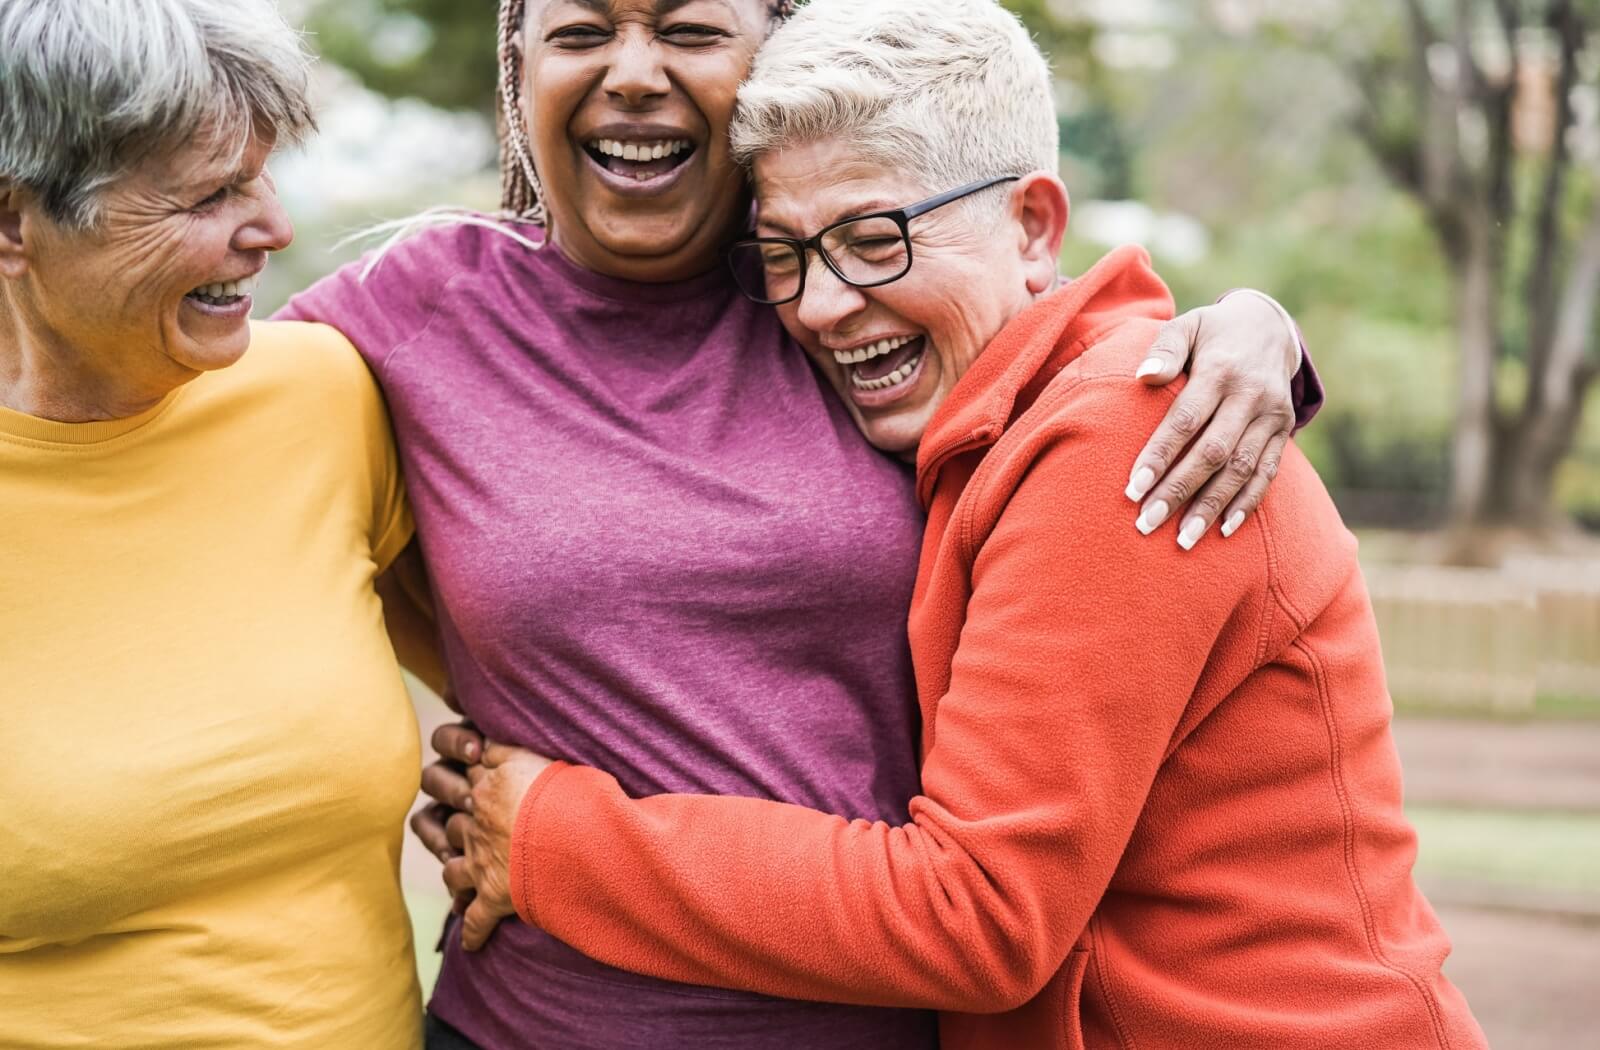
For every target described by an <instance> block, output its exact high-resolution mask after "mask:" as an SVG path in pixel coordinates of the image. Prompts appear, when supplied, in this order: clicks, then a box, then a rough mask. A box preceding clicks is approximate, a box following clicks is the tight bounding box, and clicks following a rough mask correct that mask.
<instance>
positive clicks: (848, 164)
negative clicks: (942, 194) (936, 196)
mask: <svg viewBox="0 0 1600 1050" xmlns="http://www.w3.org/2000/svg"><path fill="white" fill-rule="evenodd" d="M752 173H753V176H754V182H755V190H756V208H757V216H758V219H759V222H760V228H761V231H762V232H763V233H770V234H774V235H777V236H796V237H798V236H810V235H811V234H813V233H816V232H817V231H818V230H820V229H822V228H823V227H824V226H829V225H832V224H833V223H836V222H839V221H841V220H843V219H848V218H852V217H854V216H857V215H865V214H869V213H871V212H879V211H893V210H895V209H898V208H904V207H906V206H907V205H909V204H914V203H916V202H917V201H920V200H922V199H923V198H925V197H928V196H930V195H931V194H932V193H934V192H936V191H935V190H931V189H930V188H929V187H928V185H927V183H926V180H925V179H924V178H923V177H922V176H921V175H920V174H919V173H918V172H917V171H916V165H914V164H912V163H910V162H909V161H908V162H907V163H904V164H898V163H895V162H893V161H884V160H881V159H878V158H874V157H866V156H862V155H861V150H860V148H859V147H858V146H856V145H855V144H853V143H851V142H850V141H849V140H847V139H842V138H830V139H823V140H819V141H815V142H805V143H793V144H790V145H787V146H783V147H781V148H778V149H774V150H772V151H770V152H768V153H764V154H762V155H760V156H758V157H757V158H756V159H755V163H754V166H753V170H752Z"/></svg>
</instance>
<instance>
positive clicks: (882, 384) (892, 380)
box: [850, 354, 922, 390]
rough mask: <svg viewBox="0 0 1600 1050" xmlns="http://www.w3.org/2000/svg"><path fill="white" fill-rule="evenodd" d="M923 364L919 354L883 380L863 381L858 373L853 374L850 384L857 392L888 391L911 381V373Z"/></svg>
mask: <svg viewBox="0 0 1600 1050" xmlns="http://www.w3.org/2000/svg"><path fill="white" fill-rule="evenodd" d="M921 363H922V355H921V354H918V355H917V356H916V357H913V358H912V359H911V360H909V361H907V362H906V363H905V364H903V365H901V366H900V367H899V368H897V369H895V370H894V371H893V372H890V373H889V374H888V375H886V376H884V377H882V378H881V379H862V378H861V376H860V375H858V374H857V373H855V372H851V373H850V383H851V385H853V386H854V387H855V388H856V389H857V390H888V389H889V388H890V387H892V386H898V385H899V384H901V383H904V382H905V381H906V380H907V379H910V378H911V373H913V372H915V371H916V370H917V365H919V364H921Z"/></svg>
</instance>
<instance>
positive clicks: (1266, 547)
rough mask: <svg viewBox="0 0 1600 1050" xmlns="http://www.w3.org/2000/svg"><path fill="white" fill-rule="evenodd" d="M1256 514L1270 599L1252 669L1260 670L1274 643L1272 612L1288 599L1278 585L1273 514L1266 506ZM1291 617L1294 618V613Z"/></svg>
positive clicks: (1263, 605) (1265, 606) (1265, 603)
mask: <svg viewBox="0 0 1600 1050" xmlns="http://www.w3.org/2000/svg"><path fill="white" fill-rule="evenodd" d="M1256 515H1257V517H1258V518H1259V520H1260V526H1261V527H1260V528H1259V529H1257V530H1256V531H1257V532H1259V533H1260V535H1261V550H1262V554H1263V555H1264V556H1265V558H1266V565H1267V595H1268V596H1269V600H1267V601H1263V602H1262V603H1261V626H1260V631H1261V634H1260V635H1259V637H1258V638H1257V642H1256V659H1255V664H1254V666H1253V668H1252V670H1259V669H1260V668H1261V667H1262V666H1263V665H1264V664H1265V663H1266V662H1267V652H1268V649H1269V647H1270V646H1271V644H1272V620H1273V617H1272V614H1273V612H1274V611H1275V608H1276V606H1277V604H1278V600H1283V601H1285V602H1287V600H1288V599H1287V596H1286V595H1282V594H1281V589H1280V587H1279V586H1278V584H1279V582H1280V578H1279V575H1278V548H1277V545H1276V544H1274V543H1273V542H1272V515H1271V514H1270V513H1269V512H1268V511H1267V509H1266V508H1265V507H1257V508H1256ZM1291 619H1293V617H1292V615H1291ZM1299 622H1300V621H1298V620H1296V621H1295V623H1296V625H1297V626H1298V624H1299Z"/></svg>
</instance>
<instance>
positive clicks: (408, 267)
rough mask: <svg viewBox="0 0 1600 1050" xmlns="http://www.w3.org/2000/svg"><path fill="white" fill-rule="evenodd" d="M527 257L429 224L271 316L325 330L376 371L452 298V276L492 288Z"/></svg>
mask: <svg viewBox="0 0 1600 1050" xmlns="http://www.w3.org/2000/svg"><path fill="white" fill-rule="evenodd" d="M485 221H488V220H487V219H486V220H485ZM507 228H508V229H511V230H512V231H513V232H517V231H520V230H522V229H523V228H521V227H507ZM530 229H531V230H532V231H533V232H534V233H536V234H540V235H542V234H541V233H540V231H538V229H537V227H532V228H530ZM518 235H519V236H520V235H521V234H520V233H518ZM524 239H527V238H524ZM527 252H528V249H527V248H526V247H525V246H524V245H522V244H519V243H518V242H517V241H516V240H513V239H512V237H511V236H508V235H507V234H506V233H504V232H500V231H498V230H495V229H489V228H486V227H484V226H482V225H474V224H470V223H465V222H462V223H456V224H453V225H448V226H434V227H431V228H429V229H425V230H423V231H421V232H419V233H416V234H413V235H410V236H407V237H405V238H404V239H402V240H400V241H398V242H397V243H395V244H393V245H387V246H384V247H382V248H379V249H377V250H375V251H372V252H369V253H368V254H366V255H364V256H363V257H361V258H360V259H358V260H356V261H355V262H352V263H349V264H347V265H345V266H342V267H340V268H339V269H338V270H335V271H334V272H333V273H331V274H329V275H328V276H326V277H324V278H322V279H321V280H319V281H318V282H317V283H315V284H313V285H312V286H311V287H310V288H308V289H306V290H305V291H303V292H301V293H299V294H298V295H296V296H294V297H293V298H291V299H290V300H289V302H288V304H287V305H286V306H285V307H284V308H283V310H281V311H280V312H279V313H278V314H277V315H276V318H277V319H279V320H291V321H315V322H321V323H323V324H327V325H331V326H333V327H334V328H337V329H339V330H340V331H341V332H343V333H345V335H346V336H347V337H348V338H349V339H350V341H351V342H352V343H353V344H354V345H355V346H356V348H357V349H358V350H359V351H360V353H361V354H362V355H363V356H365V357H366V358H367V359H368V360H369V361H370V362H372V363H373V365H374V366H375V367H376V366H377V365H379V364H381V363H382V361H383V360H384V359H385V358H386V357H387V356H388V354H389V353H390V352H391V351H392V350H393V349H394V348H395V347H396V346H398V345H399V344H400V343H403V342H405V341H406V340H408V339H410V338H411V337H413V336H414V335H415V334H416V333H417V332H419V331H421V330H422V329H424V328H426V327H427V325H428V324H429V322H430V321H431V320H432V318H433V317H434V315H435V314H436V313H437V312H438V311H439V310H440V308H441V307H443V306H444V305H446V304H447V303H448V302H449V301H450V297H451V296H452V295H454V294H455V291H454V288H453V285H454V284H457V282H456V279H457V278H458V277H461V276H463V275H470V276H471V277H472V278H473V281H472V286H473V287H479V288H484V289H492V288H495V287H498V286H499V284H500V282H499V280H497V277H496V275H497V274H498V273H499V272H500V271H504V270H506V269H508V268H509V267H511V266H513V265H515V263H514V258H515V256H516V255H518V254H527Z"/></svg>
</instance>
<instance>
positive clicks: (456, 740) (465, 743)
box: [433, 722, 483, 766]
mask: <svg viewBox="0 0 1600 1050" xmlns="http://www.w3.org/2000/svg"><path fill="white" fill-rule="evenodd" d="M433 749H434V750H435V751H437V752H439V757H440V758H443V759H446V760H448V761H451V762H460V763H461V764H462V765H464V766H466V765H471V764H472V763H474V762H476V761H478V757H479V756H480V755H482V754H483V734H481V733H479V732H478V730H477V729H476V728H474V727H473V726H472V725H471V724H470V723H468V722H458V723H456V724H455V725H444V726H440V727H439V728H438V729H435V730H434V731H433Z"/></svg>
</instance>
